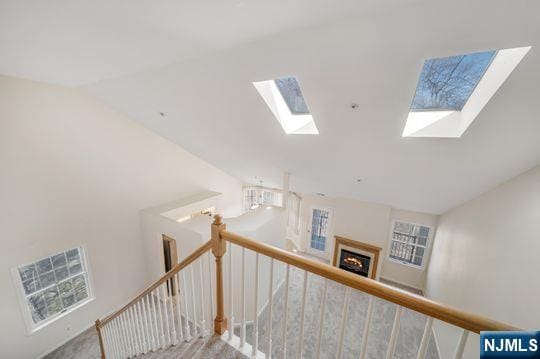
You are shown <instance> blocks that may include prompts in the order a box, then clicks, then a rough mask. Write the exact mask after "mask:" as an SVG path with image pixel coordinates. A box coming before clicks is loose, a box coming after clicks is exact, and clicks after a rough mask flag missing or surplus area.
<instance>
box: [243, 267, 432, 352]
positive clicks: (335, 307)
mask: <svg viewBox="0 0 540 359" xmlns="http://www.w3.org/2000/svg"><path fill="white" fill-rule="evenodd" d="M303 278H304V273H303V271H301V270H299V269H296V268H293V267H291V275H290V285H289V310H288V317H287V318H288V326H287V336H286V341H287V358H296V357H297V355H298V350H299V336H300V321H301V319H300V313H301V303H302V288H303V280H304V279H303ZM307 288H308V289H307V295H306V307H305V313H306V315H305V318H306V319H305V323H304V340H303V348H304V350H303V351H304V355H303V356H304V358H314V357H315V353H316V345H317V340H316V338H317V335H318V328H319V327H318V321H319V317H320V314H319V313H320V309H321V305H322V297H323V290H324V279H323V278H321V277H318V276H315V275H312V274H309V275H308V287H307ZM344 298H345V287H343V286H342V285H340V284H337V283H335V282H330V281H329V282H328V294H327V300H326V307H325V311H324V320H323V323H324V325H323V332H322V339H321V358H335V357H336V353H337V351H338V340H339V339H338V337H339V333H340V326H341V318H342V312H343V304H344ZM368 301H369V296H368V295H366V294H363V293H361V292H358V291H355V290H352V291H351V300H350V304H349V317H348V321H347V323H346V327H345V328H346V330H345V337H344V342H343V343H344V344H343V356H342V358H344V359H348V358H351V359H352V358H358V357H359V355H360V350H361V348H360V345H361V341H362V336H363V330H364V322H365V318H366V313H367V307H368ZM284 304H285V286H284V285H282V286H281V287H280V288H279V290H278V291H277V293H276V295H275V297H274V304H273V313H272V357H275V358H282V357H283V325H284ZM395 311H396V305H394V304H392V303H390V302H386V301H383V300H379V299H375V301H374V307H373V318H372V324H371V330H370V333H369V340H368V350H367V356H366V357H367V358H370V359H380V358H385V357H386V350H387V348H388V341H389V338H390V332H391V330H392V325H393V322H394V316H395ZM425 322H426V316H424V315H422V314H419V313H416V312H413V311H411V310H408V309H404V310H403V312H402V317H401V323H400V329H399V335H398V338H397V344H396V352H395V355H394V358H399V359H405V358H411V359H412V358H416V355H417V352H418V348H419V346H420V340H421V338H422V334H423V331H424V326H425ZM236 335H239V328H236ZM258 338H259V346H258V347H259V350H261V351H262V352H264V353H267V352H268V308H265V309H264V310H263V312H262V313H261V316H260V318H259V335H258ZM246 340H247V342H248V343H250V344H251V343H252V325H248V326H247V330H246ZM426 358H428V359H438V355H437V350H436V347H435V344H434V341H433V337H432V338H431V339H430V343H429V346H428V351H427V355H426Z"/></svg>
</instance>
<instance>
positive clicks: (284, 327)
mask: <svg viewBox="0 0 540 359" xmlns="http://www.w3.org/2000/svg"><path fill="white" fill-rule="evenodd" d="M290 271H291V266H290V265H289V264H287V270H286V274H285V318H283V358H287V322H288V313H289V276H290Z"/></svg>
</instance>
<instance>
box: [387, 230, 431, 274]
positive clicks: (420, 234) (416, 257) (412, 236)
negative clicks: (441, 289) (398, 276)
mask: <svg viewBox="0 0 540 359" xmlns="http://www.w3.org/2000/svg"><path fill="white" fill-rule="evenodd" d="M429 231H430V228H429V227H427V226H423V225H419V224H413V223H407V222H403V221H394V227H393V229H392V238H391V240H390V250H389V257H390V259H392V260H394V261H397V262H400V263H404V264H408V265H412V266H416V267H422V266H423V262H424V255H425V252H426V248H427V245H428V237H429Z"/></svg>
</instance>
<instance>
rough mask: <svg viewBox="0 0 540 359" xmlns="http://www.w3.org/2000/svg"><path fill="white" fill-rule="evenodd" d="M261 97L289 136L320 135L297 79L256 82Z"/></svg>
mask: <svg viewBox="0 0 540 359" xmlns="http://www.w3.org/2000/svg"><path fill="white" fill-rule="evenodd" d="M253 86H255V88H256V89H257V91H258V92H259V94H260V95H261V97H262V98H263V99H264V101H265V102H266V105H268V107H269V108H270V111H272V113H273V114H274V116H275V118H276V119H277V120H278V122H279V123H280V124H281V127H282V128H283V130H284V131H285V133H287V134H297V135H300V134H302V135H318V134H319V131H318V130H317V126H316V125H315V122H314V121H313V117H312V116H311V113H310V111H309V107H308V105H307V103H306V100H305V99H304V96H303V95H302V90H301V88H300V84H299V82H298V80H297V79H296V77H294V76H287V77H282V78H278V79H275V80H267V81H259V82H254V83H253Z"/></svg>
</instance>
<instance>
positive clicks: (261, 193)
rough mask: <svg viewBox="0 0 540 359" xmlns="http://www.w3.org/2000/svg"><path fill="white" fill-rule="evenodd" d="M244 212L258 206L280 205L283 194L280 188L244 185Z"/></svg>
mask: <svg viewBox="0 0 540 359" xmlns="http://www.w3.org/2000/svg"><path fill="white" fill-rule="evenodd" d="M243 196H244V212H248V211H251V210H253V209H256V208H258V207H259V206H275V207H282V204H283V203H282V201H283V194H282V193H281V191H280V190H276V189H272V188H266V187H260V186H256V187H244V195H243Z"/></svg>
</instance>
